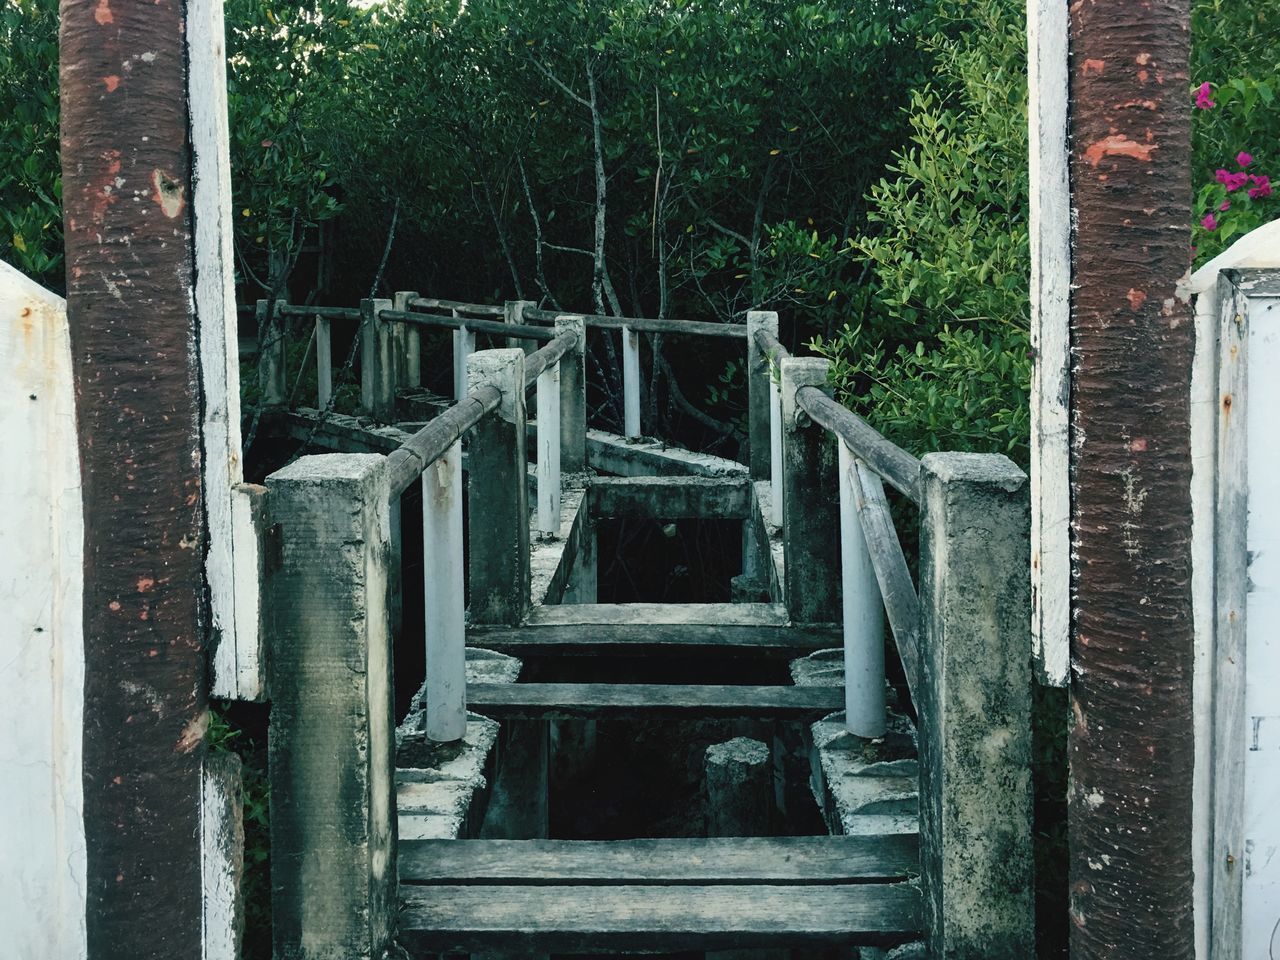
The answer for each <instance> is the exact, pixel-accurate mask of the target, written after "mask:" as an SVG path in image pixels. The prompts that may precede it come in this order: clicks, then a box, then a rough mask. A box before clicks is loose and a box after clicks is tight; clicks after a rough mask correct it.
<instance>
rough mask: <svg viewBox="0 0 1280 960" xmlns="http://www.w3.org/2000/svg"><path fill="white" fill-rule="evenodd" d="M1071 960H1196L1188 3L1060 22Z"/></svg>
mask: <svg viewBox="0 0 1280 960" xmlns="http://www.w3.org/2000/svg"><path fill="white" fill-rule="evenodd" d="M1069 42H1070V48H1071V63H1070V82H1071V110H1070V130H1069V133H1070V142H1071V144H1072V155H1071V164H1070V176H1071V186H1072V200H1071V205H1072V209H1073V211H1074V213H1075V217H1074V228H1075V233H1074V239H1073V247H1072V253H1073V258H1074V262H1073V273H1072V278H1071V357H1072V364H1073V366H1072V372H1071V400H1070V404H1071V406H1070V409H1071V436H1072V443H1071V500H1072V513H1071V524H1072V564H1071V570H1072V610H1071V624H1072V628H1071V692H1072V710H1073V716H1074V722H1073V724H1072V726H1071V729H1070V747H1069V751H1070V762H1071V793H1070V796H1069V829H1070V834H1071V838H1072V843H1071V863H1070V881H1071V907H1070V910H1071V918H1072V922H1071V927H1070V931H1071V933H1070V936H1071V950H1072V955H1073V957H1079V958H1080V960H1091V958H1094V957H1108V958H1115V957H1120V956H1125V957H1153V956H1158V957H1161V958H1164V960H1182V958H1185V957H1190V956H1191V955H1192V953H1193V950H1194V947H1193V936H1192V911H1193V908H1192V864H1191V842H1190V838H1191V832H1192V831H1191V806H1192V765H1193V756H1194V744H1193V727H1192V707H1191V682H1192V673H1193V669H1194V667H1193V636H1192V629H1193V627H1192V604H1191V524H1192V513H1191V451H1190V410H1189V408H1190V391H1189V390H1188V383H1189V381H1190V379H1191V371H1192V360H1193V350H1194V339H1195V337H1194V326H1193V324H1192V322H1191V314H1190V311H1189V310H1188V308H1187V303H1186V293H1185V291H1183V290H1181V289H1179V284H1180V282H1181V281H1182V280H1183V279H1184V278H1185V277H1186V275H1187V273H1188V270H1189V268H1190V263H1191V235H1190V220H1189V218H1188V216H1187V198H1188V197H1189V196H1191V193H1192V185H1191V177H1190V168H1191V154H1190V150H1189V149H1188V143H1189V138H1190V133H1189V123H1190V110H1191V97H1189V96H1188V92H1187V91H1188V89H1189V86H1190V77H1189V73H1188V47H1189V30H1188V4H1187V3H1186V2H1185V0H1156V2H1152V3H1150V4H1145V5H1140V6H1134V5H1126V6H1125V7H1123V8H1121V7H1118V6H1114V5H1108V4H1074V5H1072V6H1071V7H1070V28H1069Z"/></svg>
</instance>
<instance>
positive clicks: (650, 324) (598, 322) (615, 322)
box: [524, 309, 747, 340]
mask: <svg viewBox="0 0 1280 960" xmlns="http://www.w3.org/2000/svg"><path fill="white" fill-rule="evenodd" d="M524 315H525V316H526V317H528V318H530V319H532V320H546V321H549V320H554V319H555V318H556V317H557V316H559V314H557V313H556V311H554V310H528V309H526V310H525V311H524ZM581 316H582V318H583V319H584V320H585V321H586V323H587V326H588V327H592V328H595V329H597V330H625V329H630V330H634V331H636V332H637V333H676V334H681V333H683V334H694V335H697V336H701V337H727V338H729V339H731V340H738V339H743V338H745V337H746V335H747V331H746V328H745V327H740V326H736V325H734V324H729V323H705V322H703V321H700V320H672V319H657V318H654V317H606V316H601V315H599V314H593V313H587V314H582V315H581Z"/></svg>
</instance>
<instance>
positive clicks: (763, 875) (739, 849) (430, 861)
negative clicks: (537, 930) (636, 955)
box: [400, 834, 920, 885]
mask: <svg viewBox="0 0 1280 960" xmlns="http://www.w3.org/2000/svg"><path fill="white" fill-rule="evenodd" d="M919 872H920V848H919V842H918V840H917V838H916V836H914V835H911V834H898V835H891V836H869V837H844V836H837V837H826V836H823V837H733V838H724V839H721V838H716V839H707V838H694V839H656V840H655V839H645V840H605V841H593V840H419V841H412V842H410V841H401V843H400V882H401V883H414V884H477V883H479V884H515V883H518V884H529V885H536V884H548V883H573V884H578V885H586V884H601V885H606V884H608V885H621V884H636V883H662V884H709V883H734V884H748V883H750V884H776V883H788V884H848V883H866V882H868V881H880V882H885V881H896V880H906V879H910V878H911V877H914V876H917V875H918V874H919Z"/></svg>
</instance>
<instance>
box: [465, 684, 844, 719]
mask: <svg viewBox="0 0 1280 960" xmlns="http://www.w3.org/2000/svg"><path fill="white" fill-rule="evenodd" d="M467 703H468V704H469V705H470V706H471V709H472V710H473V711H475V712H476V713H479V714H481V715H483V716H486V717H492V718H494V719H497V720H501V719H507V718H516V719H537V718H546V719H573V718H579V717H588V718H589V717H608V716H623V717H632V716H635V715H636V714H637V713H642V712H643V713H659V714H665V715H669V716H685V717H699V718H703V717H777V718H783V717H796V718H800V717H811V718H815V719H816V718H817V717H819V716H822V715H823V714H827V713H831V712H833V711H835V710H839V709H840V708H841V707H842V706H843V705H844V692H843V691H842V690H840V689H839V688H837V687H790V686H746V685H732V686H728V685H711V684H707V685H690V684H667V683H473V684H468V685H467Z"/></svg>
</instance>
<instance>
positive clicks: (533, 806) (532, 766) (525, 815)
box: [480, 720, 551, 840]
mask: <svg viewBox="0 0 1280 960" xmlns="http://www.w3.org/2000/svg"><path fill="white" fill-rule="evenodd" d="M550 723H551V721H549V720H509V721H506V722H504V723H503V724H502V733H501V734H500V737H499V740H498V751H497V755H496V758H495V762H496V769H497V775H496V776H495V778H494V783H493V791H492V793H491V794H490V795H489V806H488V808H487V809H486V811H485V816H484V823H483V824H482V825H481V827H480V838H481V839H484V840H543V839H546V837H547V836H548V834H549V833H550V829H549V821H548V809H549V807H548V801H549V799H550V790H551V784H550V780H549V777H548V771H549V763H548V761H549V746H550V745H549V725H550Z"/></svg>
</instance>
